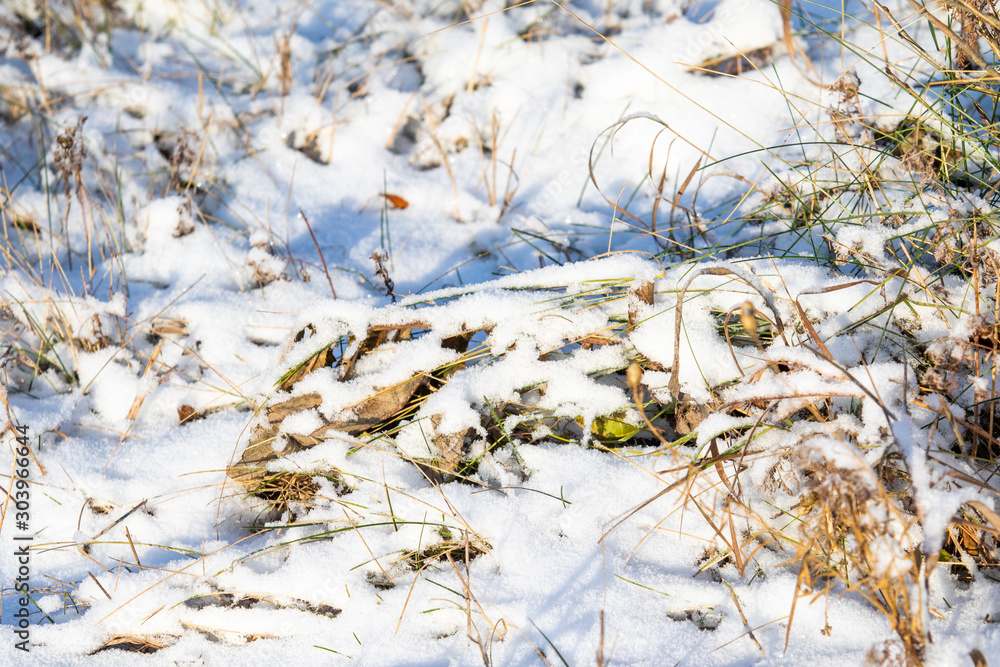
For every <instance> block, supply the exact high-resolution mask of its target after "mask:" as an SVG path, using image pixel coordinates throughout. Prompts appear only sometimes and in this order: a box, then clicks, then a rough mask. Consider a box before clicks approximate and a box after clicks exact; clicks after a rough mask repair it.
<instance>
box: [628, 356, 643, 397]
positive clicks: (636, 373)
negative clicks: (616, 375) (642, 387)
mask: <svg viewBox="0 0 1000 667" xmlns="http://www.w3.org/2000/svg"><path fill="white" fill-rule="evenodd" d="M625 380H626V382H628V387H629V389H632V390H633V391H634V390H635V389H636V388H637V387H638V386H639V383H640V382H642V366H640V365H639V364H638V363H636V362H634V361H633V362H632V363H631V364H629V367H628V370H627V371H625Z"/></svg>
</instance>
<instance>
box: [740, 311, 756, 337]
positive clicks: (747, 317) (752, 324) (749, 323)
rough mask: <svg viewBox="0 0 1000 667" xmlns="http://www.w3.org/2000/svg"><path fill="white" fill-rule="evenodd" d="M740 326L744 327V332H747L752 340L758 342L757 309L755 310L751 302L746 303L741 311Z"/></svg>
mask: <svg viewBox="0 0 1000 667" xmlns="http://www.w3.org/2000/svg"><path fill="white" fill-rule="evenodd" d="M740 324H742V325H743V330H744V331H746V332H747V333H748V334H750V336H751V337H752V338H754V339H755V340H756V338H757V309H756V308H754V306H753V303H752V302H751V301H744V302H743V307H742V308H741V309H740Z"/></svg>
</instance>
